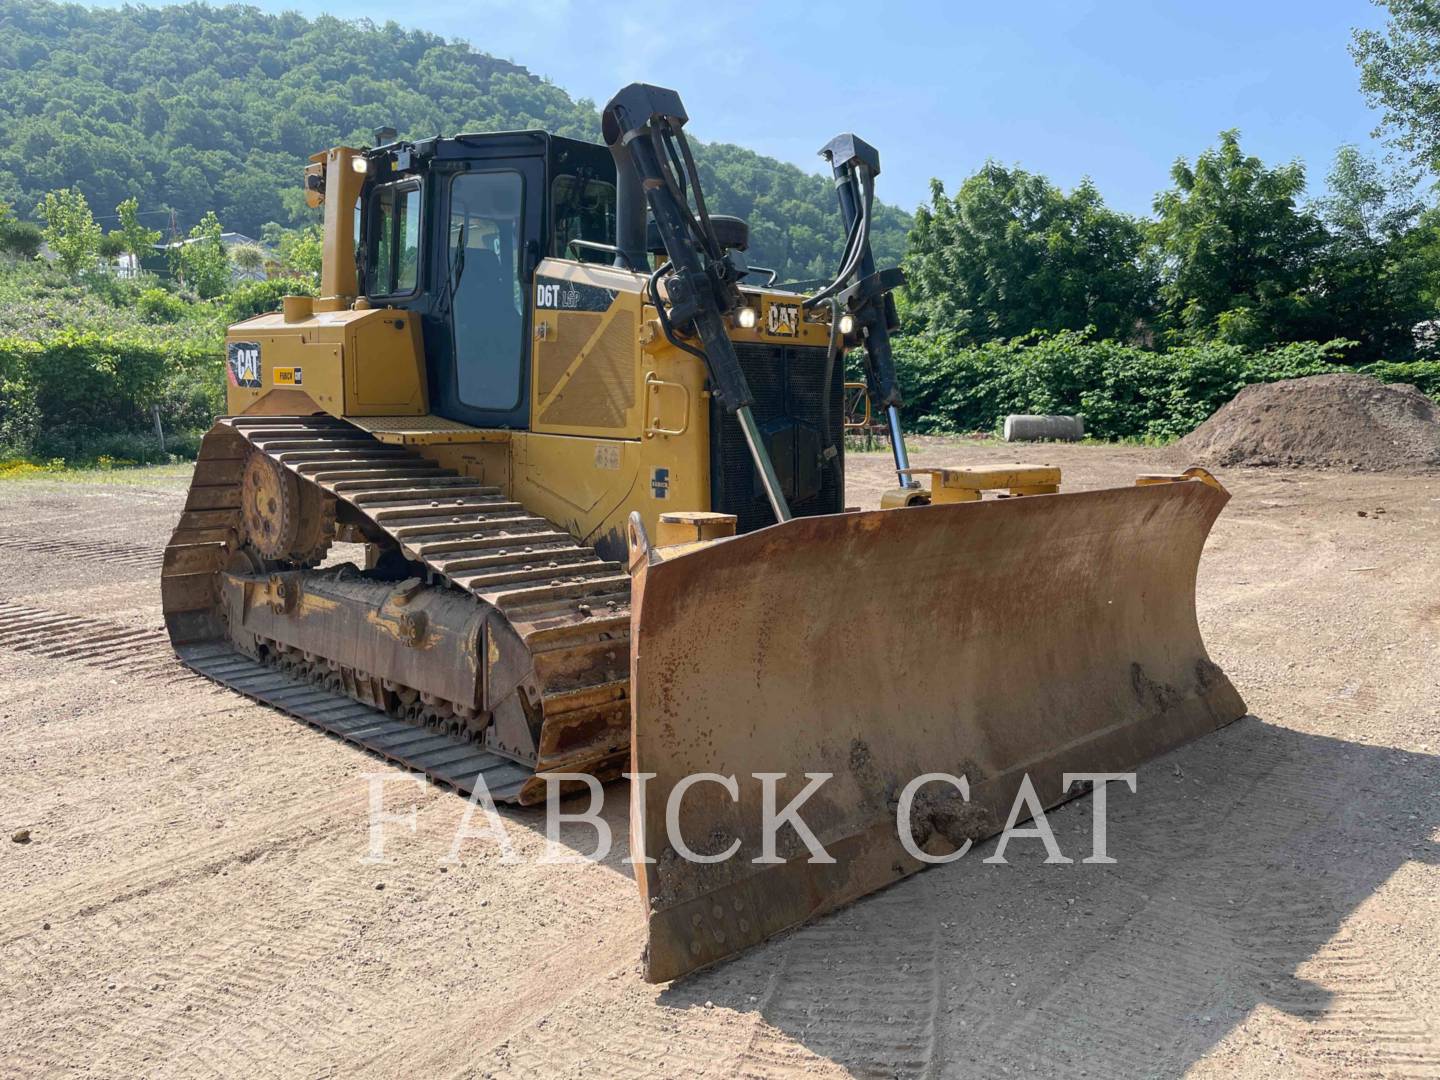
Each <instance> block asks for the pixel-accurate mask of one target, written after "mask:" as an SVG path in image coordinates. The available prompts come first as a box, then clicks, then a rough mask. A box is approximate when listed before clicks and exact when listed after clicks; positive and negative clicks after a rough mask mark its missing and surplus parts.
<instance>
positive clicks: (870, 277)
mask: <svg viewBox="0 0 1440 1080" xmlns="http://www.w3.org/2000/svg"><path fill="white" fill-rule="evenodd" d="M820 156H821V157H823V158H825V159H826V160H827V161H828V162H829V163H830V168H831V170H832V171H833V172H834V174H835V193H836V195H837V197H838V198H839V200H840V217H841V219H842V220H843V221H844V223H845V229H846V240H845V252H844V254H843V255H842V256H841V259H840V272H839V273H838V274H837V275H836V276H835V280H834V281H832V282H831V283H830V284H829V285H827V286H826V287H825V288H823V289H821V290H820V291H819V292H817V293H816V294H815V295H814V296H811V297H809V298H807V299H806V301H805V306H806V307H807V308H808V307H814V306H815V305H817V304H821V303H824V302H826V301H830V302H831V303H837V302H838V304H839V305H840V306H842V307H843V308H844V309H845V310H846V311H847V312H848V313H849V314H850V316H851V317H852V318H853V319H854V320H855V333H857V334H858V335H859V337H860V340H861V342H863V344H864V346H865V381H866V383H867V384H868V386H869V390H870V396H871V398H872V399H873V400H874V401H877V402H878V403H879V404H880V405H881V407H883V408H884V410H885V418H886V422H887V424H888V425H889V428H890V447H891V449H892V450H893V451H894V454H895V473H896V475H897V476H898V477H899V479H900V486H901V487H902V488H916V487H919V486H920V482H919V481H918V480H916V479H915V478H914V477H912V476H910V475H909V473H908V472H907V470H908V469H909V468H910V456H909V454H908V453H907V452H906V450H905V436H904V434H903V433H902V432H901V430H900V406H901V405H903V404H904V400H903V399H902V397H901V394H900V384H899V382H898V381H897V380H896V377H895V358H894V355H893V353H892V352H891V349H890V334H891V332H892V331H894V330H897V329H899V326H900V319H899V315H898V313H897V312H896V310H895V298H894V296H893V295H892V291H893V290H894V289H896V288H898V287H899V286H900V285H903V284H904V283H905V272H904V271H903V270H901V269H900V268H899V267H898V266H897V267H891V268H889V269H886V270H878V271H877V270H876V269H875V255H874V253H873V252H872V251H871V249H870V229H871V224H872V215H873V213H874V205H875V177H877V176H879V175H880V154H879V151H877V150H876V149H875V148H874V147H873V146H871V145H870V144H869V143H867V142H866V141H865V140H864V139H861V138H859V137H858V136H856V135H851V134H844V135H837V136H835V138H833V139H831V140H830V141H829V142H828V143H826V144H825V146H824V148H823V149H822V150H821V151H820Z"/></svg>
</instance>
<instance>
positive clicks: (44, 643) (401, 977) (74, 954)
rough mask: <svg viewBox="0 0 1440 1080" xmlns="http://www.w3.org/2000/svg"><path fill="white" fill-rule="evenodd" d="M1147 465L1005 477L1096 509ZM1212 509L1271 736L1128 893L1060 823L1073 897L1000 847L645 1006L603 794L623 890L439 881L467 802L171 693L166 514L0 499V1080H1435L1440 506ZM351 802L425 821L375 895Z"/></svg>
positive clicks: (1211, 773) (1209, 579)
mask: <svg viewBox="0 0 1440 1080" xmlns="http://www.w3.org/2000/svg"><path fill="white" fill-rule="evenodd" d="M1166 454H1167V452H1166V451H1154V450H1143V449H1133V448H1107V447H1093V446H1071V447H1057V448H1049V447H1047V448H1043V449H1034V448H1032V449H1029V450H1026V451H1022V452H1021V455H1022V456H1023V457H1024V458H1025V459H1029V460H1040V461H1048V462H1052V463H1056V464H1059V465H1061V466H1063V468H1064V470H1065V478H1066V483H1067V486H1072V487H1082V488H1083V487H1091V486H1098V485H1102V484H1111V483H1128V482H1129V481H1130V479H1131V477H1132V476H1133V474H1134V473H1136V472H1141V471H1154V470H1156V469H1157V468H1162V469H1163V468H1165V467H1166V465H1167V464H1168V462H1166V460H1165V457H1166ZM914 456H915V458H916V460H917V461H919V462H924V461H940V460H943V461H948V462H986V461H1000V460H1014V458H1015V456H1016V455H1015V453H1014V451H1013V450H1011V449H1009V448H1005V447H1000V446H984V445H979V444H970V443H965V444H958V445H957V444H953V443H952V444H946V443H943V442H938V441H932V440H919V441H918V442H917V445H916V447H915V454H914ZM886 461H887V459H886V458H885V457H884V456H882V455H872V456H863V457H862V456H858V455H857V456H854V457H852V458H851V477H852V485H851V501H852V502H855V503H859V504H862V505H874V504H875V503H876V501H877V499H878V495H879V492H880V491H881V490H882V488H883V487H884V486H886V467H885V466H886ZM1222 479H1223V480H1224V482H1225V483H1226V484H1227V485H1228V486H1229V487H1230V489H1231V491H1232V492H1233V493H1234V499H1233V500H1232V502H1231V503H1230V506H1229V507H1228V508H1227V510H1226V511H1225V513H1224V514H1223V515H1222V516H1221V520H1220V522H1219V524H1218V525H1217V527H1216V530H1215V533H1214V535H1213V537H1212V539H1211V542H1210V545H1209V547H1208V549H1207V552H1206V555H1205V558H1204V562H1203V564H1202V566H1201V573H1200V582H1199V597H1200V599H1199V605H1200V620H1201V624H1202V628H1203V631H1204V634H1205V637H1206V640H1207V642H1208V644H1209V648H1210V651H1211V654H1212V656H1213V657H1214V659H1215V660H1216V661H1218V662H1219V663H1220V664H1221V665H1222V666H1223V667H1224V668H1225V670H1226V671H1227V672H1228V673H1229V675H1230V677H1231V679H1232V680H1233V681H1234V682H1235V684H1236V686H1237V687H1238V688H1239V689H1240V691H1241V693H1242V694H1243V695H1244V696H1245V698H1246V701H1247V702H1248V704H1249V706H1250V709H1251V711H1252V712H1253V714H1254V716H1253V717H1251V718H1247V719H1245V720H1242V721H1240V722H1239V723H1237V724H1235V725H1233V726H1231V727H1229V728H1227V729H1225V730H1224V731H1222V732H1220V733H1218V734H1216V735H1213V736H1209V737H1207V738H1204V739H1202V740H1200V741H1198V742H1196V743H1194V744H1191V745H1189V746H1187V747H1185V748H1183V749H1181V750H1179V751H1177V752H1175V753H1172V754H1169V755H1167V756H1166V757H1164V758H1162V759H1160V760H1158V761H1155V762H1152V763H1150V764H1148V765H1146V766H1144V767H1143V768H1142V769H1141V770H1140V772H1139V785H1138V791H1137V793H1136V794H1134V795H1130V794H1128V793H1124V792H1123V791H1115V792H1114V793H1112V794H1111V797H1110V814H1109V849H1110V853H1111V854H1112V855H1114V856H1115V857H1116V858H1117V859H1118V862H1117V863H1116V864H1115V865H1112V866H1100V865H1085V864H1083V863H1081V862H1079V856H1081V855H1083V854H1085V853H1087V852H1088V850H1089V844H1090V818H1091V806H1090V803H1089V801H1088V800H1080V801H1078V802H1076V803H1072V804H1070V805H1069V806H1068V807H1066V808H1064V809H1062V810H1060V811H1058V812H1055V813H1053V814H1052V815H1051V822H1052V824H1053V825H1054V827H1055V830H1056V833H1057V836H1058V838H1059V841H1060V843H1061V845H1062V847H1063V848H1064V849H1065V850H1066V853H1067V854H1071V855H1074V856H1076V862H1075V863H1074V864H1073V865H1069V866H1046V865H1043V864H1042V862H1041V859H1042V858H1043V849H1042V848H1041V846H1040V845H1039V844H1038V843H1037V842H1035V841H1024V840H1017V841H1015V842H1013V843H1012V844H1011V845H1010V848H1009V851H1008V852H1007V856H1008V858H1009V860H1010V865H1009V866H996V865H985V864H984V863H982V862H981V859H982V858H984V857H985V856H986V855H988V854H990V852H991V850H992V849H993V846H994V844H993V841H992V842H991V843H990V844H986V845H978V846H977V849H976V850H975V851H973V852H972V853H971V854H970V855H969V856H967V857H966V858H964V859H962V860H960V862H958V863H956V864H953V865H950V866H946V867H942V868H938V869H934V870H930V871H928V872H926V873H924V874H921V875H918V876H916V877H914V878H911V879H909V880H907V881H905V882H902V883H900V884H898V885H896V886H894V887H892V888H889V889H887V890H885V891H883V892H882V893H879V894H877V895H874V896H871V897H869V898H867V899H865V900H864V901H862V902H860V903H858V904H855V905H853V906H851V907H850V908H848V909H846V910H844V911H841V912H839V913H838V914H836V915H834V916H832V917H829V918H825V919H823V920H821V921H819V922H817V923H815V924H812V925H811V926H808V927H806V928H804V929H801V930H799V931H797V932H794V933H791V934H788V935H785V936H782V937H781V938H779V939H776V940H773V941H771V942H769V943H768V944H766V945H764V946H762V947H760V948H757V949H754V950H752V951H750V952H749V953H747V954H745V955H744V956H742V957H741V958H739V959H737V960H735V961H733V962H730V963H727V964H723V965H721V966H719V967H716V968H714V969H712V970H709V971H706V972H703V973H701V974H699V975H697V976H695V977H692V978H690V979H687V980H683V981H681V982H679V983H677V984H674V985H670V986H664V987H655V986H650V985H647V984H645V983H643V982H642V981H641V980H640V978H639V976H638V963H637V960H638V956H639V952H640V947H641V935H642V926H641V911H640V906H639V902H638V900H637V897H636V895H635V890H634V885H633V883H632V882H631V880H630V879H629V873H628V867H627V865H626V863H625V859H626V857H627V850H626V844H625V811H624V805H625V799H624V797H623V796H624V794H625V793H624V791H623V789H620V788H615V789H611V793H610V798H609V800H608V802H607V807H608V809H607V815H606V816H607V818H608V820H609V821H610V823H611V825H612V826H613V828H614V832H615V839H616V844H615V848H614V850H613V851H612V853H611V855H610V857H609V858H608V859H607V860H606V861H605V862H603V863H599V864H582V865H537V864H535V862H534V861H533V860H531V859H529V858H524V859H522V861H521V862H520V863H519V864H518V865H506V864H502V863H501V862H500V860H499V854H498V851H497V847H496V845H495V844H494V842H493V841H492V840H490V839H488V838H484V837H482V838H480V839H472V840H469V841H467V842H466V843H465V844H464V846H463V847H462V849H461V852H460V862H459V863H458V864H456V865H449V866H447V865H446V864H445V863H444V862H442V859H443V858H444V857H445V856H446V854H447V853H448V852H449V851H450V848H451V843H452V837H453V835H454V833H455V830H456V828H457V826H458V825H459V824H460V821H461V819H462V816H463V813H464V810H465V804H464V803H463V802H462V800H460V799H459V798H458V797H456V796H454V795H452V794H447V793H445V792H442V791H440V790H437V789H435V788H430V787H421V786H417V785H416V784H415V783H413V782H411V781H409V780H407V779H405V778H404V777H403V776H402V774H400V773H398V772H397V771H395V770H393V769H390V768H389V767H387V766H386V765H384V764H382V763H381V762H380V761H378V760H376V759H372V758H370V757H368V756H366V755H364V754H362V753H360V752H359V751H356V750H354V749H352V748H350V747H348V746H345V745H343V744H340V743H338V742H335V741H333V740H329V739H326V738H324V737H322V736H320V735H318V734H316V733H315V732H313V731H311V730H309V729H307V728H305V727H303V726H302V725H300V724H297V723H296V722H294V721H292V720H289V719H287V718H285V717H283V716H281V715H278V714H276V713H274V712H271V711H270V710H268V709H266V708H263V707H261V706H258V705H254V704H251V703H249V702H247V701H246V700H244V699H242V698H241V697H239V696H238V695H236V694H234V693H231V692H228V691H225V690H222V689H219V688H217V687H214V686H213V685H211V684H209V683H207V682H205V681H204V680H202V679H200V678H198V677H194V676H190V675H185V674H182V673H180V672H179V671H177V670H176V669H175V667H174V665H173V663H172V662H171V660H170V659H169V658H168V652H167V648H166V645H165V640H164V637H163V634H162V633H161V630H160V608H159V596H158V589H157V581H158V576H159V572H158V567H159V554H160V550H161V547H162V545H163V544H164V542H165V540H166V538H167V536H168V534H169V530H170V528H171V525H172V523H173V521H174V519H175V517H176V515H177V513H178V510H179V507H180V504H181V500H182V493H183V488H184V481H183V480H182V479H175V478H169V477H156V476H147V475H145V474H138V475H127V476H125V477H124V478H122V479H121V480H120V481H119V482H110V483H80V482H75V481H54V480H51V481H24V482H19V481H14V482H9V483H5V484H3V485H0V776H3V778H4V779H3V783H0V1073H3V1074H6V1075H12V1076H16V1075H18V1076H40V1075H63V1074H72V1073H85V1074H90V1075H104V1076H135V1075H147V1074H156V1075H176V1076H203V1075H211V1074H222V1073H223V1074H238V1073H243V1074H245V1075H249V1076H270V1075H275V1076H329V1075H354V1074H362V1075H380V1076H397V1075H420V1074H436V1075H445V1076H466V1077H469V1076H499V1077H510V1076H516V1077H518V1076H577V1077H578V1076H606V1077H609V1076H673V1077H681V1076H697V1075H705V1076H711V1075H714V1076H735V1075H741V1076H754V1077H789V1076H796V1075H803V1076H807V1077H810V1076H832V1075H849V1074H853V1075H856V1076H866V1077H889V1076H930V1077H939V1076H945V1077H996V1076H1007V1075H1036V1076H1087V1075H1088V1076H1097V1075H1104V1076H1115V1077H1150V1076H1174V1075H1179V1074H1182V1073H1183V1074H1188V1075H1193V1076H1202V1077H1211V1076H1214V1077H1219V1076H1232V1075H1235V1076H1242V1077H1266V1078H1268V1077H1274V1076H1316V1077H1319V1076H1336V1075H1351V1076H1386V1077H1389V1076H1405V1077H1410V1076H1435V1077H1440V969H1437V962H1436V957H1437V955H1440V865H1437V864H1440V476H1429V477H1419V478H1417V477H1414V476H1408V477H1397V476H1386V475H1369V474H1359V473H1353V474H1352V473H1348V472H1332V473H1313V472H1304V471H1294V470H1280V469H1264V470H1240V469H1236V470H1230V471H1228V472H1226V473H1225V474H1224V475H1223V477H1222ZM61 532H63V533H65V534H66V535H67V536H69V537H71V538H72V539H73V540H74V541H75V544H74V546H72V548H71V549H69V550H56V549H54V548H53V546H52V545H50V543H49V540H50V539H51V538H53V537H55V536H56V535H57V534H58V533H61ZM367 773H379V774H387V775H388V776H390V778H391V779H390V781H389V782H388V784H387V786H386V788H385V808H386V809H387V810H388V811H390V812H393V813H397V814H398V813H404V812H406V811H407V810H408V809H410V808H413V809H414V811H415V815H414V822H415V830H414V832H413V833H412V832H410V831H408V830H407V829H406V828H405V827H404V826H401V825H396V826H390V827H389V829H388V832H387V837H388V841H387V844H386V848H385V853H386V855H387V857H388V858H389V860H390V861H389V862H387V863H384V864H370V863H366V862H365V861H363V859H364V856H365V855H366V852H367V841H368V833H367V824H366V823H367V806H368V799H369V786H368V783H367V781H366V780H365V779H364V776H365V774H367ZM505 821H506V828H507V831H508V832H509V834H510V836H511V838H512V841H513V843H514V845H515V848H516V850H517V851H518V852H519V853H520V854H521V855H522V856H528V855H533V854H538V853H539V852H540V851H541V849H542V848H543V846H544V834H543V824H542V819H541V817H540V815H538V814H535V813H531V812H511V813H507V814H506V817H505ZM22 829H28V830H29V831H30V837H31V839H30V842H29V843H17V842H13V841H12V839H11V834H13V833H16V832H17V831H18V830H22ZM580 839H583V837H581V838H580ZM382 886H383V888H382Z"/></svg>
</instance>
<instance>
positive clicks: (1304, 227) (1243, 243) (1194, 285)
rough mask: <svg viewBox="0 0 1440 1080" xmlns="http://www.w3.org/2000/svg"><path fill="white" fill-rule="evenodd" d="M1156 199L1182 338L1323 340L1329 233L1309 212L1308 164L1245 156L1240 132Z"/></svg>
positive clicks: (1165, 271) (1170, 305) (1183, 164)
mask: <svg viewBox="0 0 1440 1080" xmlns="http://www.w3.org/2000/svg"><path fill="white" fill-rule="evenodd" d="M1170 176H1171V178H1172V179H1173V180H1174V182H1175V186H1174V187H1173V188H1171V189H1170V190H1169V191H1165V192H1162V193H1161V194H1160V195H1157V196H1156V198H1155V213H1156V217H1157V220H1156V222H1155V224H1154V227H1153V236H1154V241H1155V245H1156V249H1157V251H1158V254H1159V257H1160V260H1161V273H1162V276H1163V281H1162V284H1161V286H1160V299H1161V303H1162V306H1163V311H1164V314H1165V316H1166V320H1167V324H1168V330H1169V333H1170V335H1171V336H1172V337H1174V338H1177V339H1180V340H1191V341H1204V340H1211V339H1218V340H1222V341H1229V342H1232V343H1234V344H1241V345H1261V344H1265V343H1268V342H1272V341H1292V340H1299V339H1302V338H1306V337H1310V336H1313V333H1314V330H1315V326H1314V320H1315V318H1316V314H1317V307H1318V306H1319V301H1320V298H1319V297H1318V296H1317V295H1316V294H1315V293H1314V291H1313V290H1312V288H1311V286H1312V283H1313V281H1314V278H1315V272H1316V265H1317V261H1318V257H1319V254H1320V252H1321V250H1322V248H1323V247H1324V245H1325V240H1326V237H1325V230H1324V227H1323V226H1322V224H1321V222H1320V220H1319V218H1318V217H1317V216H1316V215H1315V214H1313V213H1311V212H1310V211H1308V210H1305V209H1302V208H1301V207H1300V206H1299V204H1298V200H1299V198H1300V196H1301V194H1302V193H1303V192H1304V190H1305V167H1304V165H1302V164H1301V163H1300V162H1298V161H1294V162H1291V163H1289V164H1288V165H1280V166H1277V167H1275V168H1273V169H1272V168H1267V167H1266V165H1265V163H1264V162H1262V161H1261V160H1260V159H1259V158H1258V157H1254V156H1252V155H1247V154H1245V153H1244V152H1243V151H1242V150H1241V149H1240V134H1239V132H1238V131H1225V132H1222V133H1221V135H1220V145H1219V146H1215V147H1211V148H1210V149H1208V150H1206V151H1205V152H1204V153H1202V154H1201V155H1200V156H1199V157H1198V158H1197V159H1196V161H1195V164H1194V165H1191V164H1190V163H1189V162H1187V161H1186V160H1185V159H1184V158H1181V159H1180V160H1179V161H1177V162H1176V163H1175V165H1174V166H1173V167H1172V168H1171V170H1170Z"/></svg>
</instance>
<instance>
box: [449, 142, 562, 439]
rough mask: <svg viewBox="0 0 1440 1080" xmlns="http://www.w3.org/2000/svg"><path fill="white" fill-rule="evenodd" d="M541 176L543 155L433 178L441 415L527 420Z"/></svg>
mask: <svg viewBox="0 0 1440 1080" xmlns="http://www.w3.org/2000/svg"><path fill="white" fill-rule="evenodd" d="M543 178H544V172H543V166H542V164H541V161H540V159H538V158H535V157H531V158H516V159H510V160H505V159H498V160H488V161H477V162H474V163H472V165H471V167H469V168H464V169H461V170H458V171H455V172H453V173H450V174H449V175H446V174H443V173H442V174H441V175H439V176H436V177H435V179H436V181H437V183H436V189H437V190H436V191H435V194H436V196H437V202H438V204H439V210H440V222H439V224H440V228H438V229H437V230H435V232H434V233H432V235H435V236H437V238H440V239H442V240H443V243H442V244H441V245H439V246H440V247H441V251H440V252H439V253H438V254H439V257H438V258H437V259H436V261H435V262H434V263H433V264H432V265H434V267H435V270H436V273H437V277H438V279H439V280H437V281H436V283H435V284H436V290H435V291H436V293H437V296H438V299H439V305H438V307H439V310H437V311H436V314H437V315H439V316H440V318H439V319H438V320H436V321H437V322H438V323H440V324H441V325H440V326H438V327H436V329H438V330H439V331H440V333H439V334H437V335H435V336H436V337H439V338H440V339H441V340H440V341H438V342H435V344H436V345H439V348H433V347H432V348H431V349H430V350H429V351H430V363H431V365H432V366H431V378H430V383H431V400H432V403H433V409H434V411H435V412H436V413H438V414H439V415H441V416H445V417H449V418H450V419H452V420H458V421H461V422H462V423H467V424H475V425H477V426H480V427H509V428H523V427H526V426H528V424H529V420H530V410H529V398H530V395H529V375H528V372H529V355H530V350H529V342H530V325H529V319H530V313H529V307H530V305H529V304H528V302H527V301H528V299H529V295H530V284H529V282H530V278H531V277H532V276H533V273H534V268H535V264H536V262H537V261H538V257H539V251H540V244H539V237H540V233H541V211H542V208H543V207H542V204H543V199H542V197H541V194H542V193H543V191H544V187H543Z"/></svg>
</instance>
